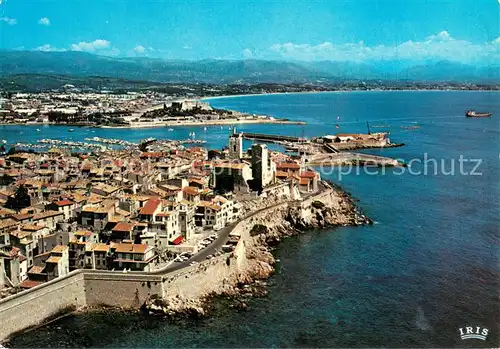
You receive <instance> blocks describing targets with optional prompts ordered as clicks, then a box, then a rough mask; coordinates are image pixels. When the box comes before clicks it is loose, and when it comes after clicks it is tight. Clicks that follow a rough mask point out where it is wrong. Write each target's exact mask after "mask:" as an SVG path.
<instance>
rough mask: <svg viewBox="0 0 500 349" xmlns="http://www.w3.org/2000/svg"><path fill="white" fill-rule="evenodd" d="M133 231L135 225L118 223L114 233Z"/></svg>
mask: <svg viewBox="0 0 500 349" xmlns="http://www.w3.org/2000/svg"><path fill="white" fill-rule="evenodd" d="M132 229H134V225H133V224H132V223H127V222H118V223H117V224H116V225H115V227H114V228H113V229H111V230H112V231H125V232H129V231H131V230H132Z"/></svg>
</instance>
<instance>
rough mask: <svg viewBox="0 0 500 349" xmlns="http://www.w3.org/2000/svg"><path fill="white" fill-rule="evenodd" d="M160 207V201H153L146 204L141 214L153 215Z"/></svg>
mask: <svg viewBox="0 0 500 349" xmlns="http://www.w3.org/2000/svg"><path fill="white" fill-rule="evenodd" d="M159 205H160V200H159V199H151V200H149V201H148V202H146V204H145V205H144V207H143V208H141V211H140V212H139V213H140V214H147V215H152V214H153V213H155V211H156V210H157V209H158V206H159Z"/></svg>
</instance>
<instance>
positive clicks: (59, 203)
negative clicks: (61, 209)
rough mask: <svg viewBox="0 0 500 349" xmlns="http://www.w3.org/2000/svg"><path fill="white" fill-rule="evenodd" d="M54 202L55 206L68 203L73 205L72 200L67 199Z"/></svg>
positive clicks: (67, 204)
mask: <svg viewBox="0 0 500 349" xmlns="http://www.w3.org/2000/svg"><path fill="white" fill-rule="evenodd" d="M55 204H56V205H57V206H69V205H73V202H72V201H69V200H61V201H56V202H55Z"/></svg>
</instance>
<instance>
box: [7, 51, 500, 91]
mask: <svg viewBox="0 0 500 349" xmlns="http://www.w3.org/2000/svg"><path fill="white" fill-rule="evenodd" d="M387 66H390V64H388V63H387V62H379V63H373V64H358V63H353V62H331V61H322V62H286V61H266V60H253V59H252V60H216V59H204V60H199V61H183V60H163V59H156V58H147V57H137V58H119V57H108V56H99V55H95V54H90V53H85V52H75V51H67V52H40V51H0V76H4V77H5V76H11V75H19V74H37V75H66V76H72V77H89V76H94V77H95V76H99V77H109V78H116V79H127V80H138V81H152V82H159V83H166V82H184V83H187V82H190V83H195V82H204V83H227V84H229V83H263V82H276V83H292V82H300V83H307V82H310V83H318V82H333V81H341V80H392V81H394V80H411V81H422V82H425V81H428V82H435V81H455V82H481V83H482V82H490V83H491V82H495V83H498V82H500V69H499V68H500V66H496V67H473V66H469V65H464V64H459V63H453V62H449V61H440V62H430V63H428V64H424V65H416V66H412V67H409V68H408V67H406V68H400V69H387Z"/></svg>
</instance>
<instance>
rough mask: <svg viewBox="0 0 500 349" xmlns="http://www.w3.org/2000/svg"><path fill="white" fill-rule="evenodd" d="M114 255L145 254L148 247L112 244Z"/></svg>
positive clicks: (144, 245) (143, 245)
mask: <svg viewBox="0 0 500 349" xmlns="http://www.w3.org/2000/svg"><path fill="white" fill-rule="evenodd" d="M112 247H114V248H115V252H116V253H141V254H144V253H146V251H147V249H148V247H149V246H148V245H146V244H123V243H122V244H114V245H113V246H112Z"/></svg>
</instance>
